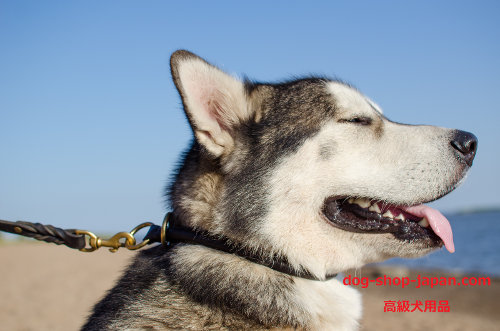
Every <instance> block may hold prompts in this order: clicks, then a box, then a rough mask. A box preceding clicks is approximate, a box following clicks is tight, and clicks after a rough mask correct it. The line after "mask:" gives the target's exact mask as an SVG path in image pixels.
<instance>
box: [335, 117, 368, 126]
mask: <svg viewBox="0 0 500 331" xmlns="http://www.w3.org/2000/svg"><path fill="white" fill-rule="evenodd" d="M340 122H344V123H353V124H358V125H370V124H372V119H371V118H369V117H353V118H351V119H345V120H340Z"/></svg>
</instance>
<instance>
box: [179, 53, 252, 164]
mask: <svg viewBox="0 0 500 331" xmlns="http://www.w3.org/2000/svg"><path fill="white" fill-rule="evenodd" d="M170 67H171V70H172V77H173V79H174V83H175V86H176V87H177V89H178V90H179V93H180V95H181V98H182V103H183V104H184V110H185V112H186V115H187V117H188V119H189V123H190V124H191V127H192V128H193V131H194V134H195V136H196V139H197V140H198V142H199V143H200V144H202V145H203V146H205V148H206V149H207V150H208V151H209V152H210V153H211V154H212V155H213V156H214V157H219V156H222V155H224V154H228V153H229V152H231V150H232V148H233V146H234V137H235V136H234V134H235V129H236V128H237V126H238V125H239V124H240V123H242V122H243V121H245V120H247V119H249V118H250V110H249V109H248V108H249V107H248V102H247V97H246V93H245V88H244V85H243V83H242V82H241V81H240V80H238V79H236V78H234V77H232V76H230V75H228V74H226V73H225V72H223V71H222V70H220V69H218V68H217V67H215V66H213V65H211V64H209V63H207V62H206V61H205V60H203V59H202V58H200V57H198V56H196V55H195V54H193V53H191V52H188V51H185V50H179V51H176V52H175V53H174V54H172V57H171V58H170Z"/></svg>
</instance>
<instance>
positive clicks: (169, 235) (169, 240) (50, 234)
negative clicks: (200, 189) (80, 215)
mask: <svg viewBox="0 0 500 331" xmlns="http://www.w3.org/2000/svg"><path fill="white" fill-rule="evenodd" d="M147 227H149V231H148V233H147V234H146V236H145V237H144V238H143V239H142V241H141V242H139V243H138V242H137V240H136V238H135V234H136V233H137V232H138V231H139V230H141V229H143V228H147ZM0 231H4V232H10V233H13V234H17V235H21V236H26V237H30V238H34V239H37V240H41V241H45V242H49V243H54V244H57V245H66V246H68V247H70V248H74V249H78V250H80V251H83V252H93V251H95V250H97V249H99V248H100V247H109V248H110V251H111V252H116V251H117V250H118V249H119V248H121V247H125V248H127V249H129V250H137V249H140V248H143V247H144V246H146V245H150V244H153V243H162V245H163V246H164V247H171V246H172V245H175V244H176V243H189V244H196V245H202V246H205V247H209V248H213V249H216V250H218V251H222V252H226V253H229V254H235V255H237V256H240V257H242V258H245V259H247V260H249V261H251V262H254V263H258V264H260V265H264V266H266V267H268V268H271V269H273V270H276V271H279V272H281V273H285V274H288V275H291V276H296V277H301V278H306V279H312V280H318V279H317V278H316V277H314V276H313V275H311V274H310V273H309V272H308V271H307V270H303V269H302V270H296V269H295V268H293V267H292V266H291V265H290V264H289V263H288V261H287V260H286V259H285V258H284V257H281V256H274V257H266V256H264V255H262V254H258V253H256V252H253V251H251V250H249V249H246V248H244V247H241V246H238V245H231V244H229V243H228V240H227V239H223V238H214V237H212V236H209V235H208V234H205V233H201V232H196V231H194V230H192V229H188V228H184V227H181V226H178V225H176V224H175V219H174V218H173V215H172V213H167V214H166V215H165V218H164V219H163V224H162V225H161V226H159V225H155V224H153V223H150V222H146V223H142V224H140V225H138V226H136V227H135V228H134V229H133V230H132V231H130V232H119V233H117V234H115V235H114V236H112V237H111V238H109V239H103V238H99V237H98V236H96V235H95V234H94V233H92V232H89V231H85V230H75V229H69V230H63V229H60V228H56V227H54V226H52V225H43V224H40V223H30V222H24V221H17V222H9V221H4V220H0ZM86 236H88V241H87V240H86V238H85V237H86ZM87 243H88V246H87ZM335 276H336V275H329V276H327V277H326V279H331V278H333V277H335Z"/></svg>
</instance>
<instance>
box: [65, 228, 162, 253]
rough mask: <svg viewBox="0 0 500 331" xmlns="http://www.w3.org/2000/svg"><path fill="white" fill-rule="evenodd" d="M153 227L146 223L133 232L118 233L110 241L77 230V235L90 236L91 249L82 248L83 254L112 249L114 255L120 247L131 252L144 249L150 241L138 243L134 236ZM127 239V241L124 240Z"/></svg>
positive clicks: (88, 232)
mask: <svg viewBox="0 0 500 331" xmlns="http://www.w3.org/2000/svg"><path fill="white" fill-rule="evenodd" d="M151 225H153V223H151V222H146V223H142V224H139V225H138V226H136V227H135V228H134V229H133V230H132V231H130V232H118V233H117V234H115V235H114V236H112V237H111V238H109V239H102V238H99V237H98V236H96V235H95V234H94V233H92V232H90V231H86V230H75V233H76V234H81V235H85V236H88V237H89V239H88V244H89V246H90V247H84V248H81V249H80V251H82V252H93V251H96V250H98V249H99V248H101V247H110V249H109V251H110V252H112V253H114V252H116V251H117V250H118V248H120V247H125V248H127V249H129V250H136V249H139V248H142V247H144V246H146V245H147V244H148V243H149V239H146V240H144V241H142V242H140V243H137V242H136V240H135V237H134V235H135V234H136V233H137V231H139V230H141V229H143V228H147V227H150V226H151ZM122 239H125V240H122Z"/></svg>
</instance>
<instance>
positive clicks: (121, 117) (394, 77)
mask: <svg viewBox="0 0 500 331" xmlns="http://www.w3.org/2000/svg"><path fill="white" fill-rule="evenodd" d="M499 17H500V2H498V1H324V2H315V1H307V2H306V1H304V2H295V1H244V2H241V3H240V2H236V1H123V0H121V1H102V0H101V1H24V0H16V1H0V47H1V48H0V158H1V161H0V218H3V219H9V220H17V219H24V220H29V221H40V222H44V223H51V224H55V225H58V226H61V227H79V228H89V229H92V230H107V231H114V230H128V229H129V228H131V227H132V226H133V225H135V224H137V223H138V222H141V221H145V220H152V221H155V222H160V221H161V218H162V216H163V213H164V212H165V211H166V209H165V205H164V203H163V188H164V186H165V184H166V183H167V182H168V181H169V174H170V173H171V172H172V169H173V168H174V166H175V164H176V162H177V160H178V155H179V152H180V151H182V150H183V149H184V148H185V147H186V146H187V144H188V142H189V140H190V139H191V136H190V135H191V133H190V130H189V128H188V126H187V122H186V120H185V118H184V115H183V113H182V109H181V105H180V99H179V97H178V95H177V92H176V91H175V88H174V85H173V83H172V82H171V78H170V73H169V67H168V60H169V56H170V54H171V53H172V52H173V51H174V50H176V49H179V48H185V49H189V50H191V51H193V52H195V53H198V54H199V55H201V56H202V57H204V58H206V59H207V60H209V61H211V62H213V63H215V64H217V65H219V66H221V67H222V68H223V69H225V70H226V71H228V72H230V73H234V74H236V75H247V76H248V77H250V78H252V79H256V80H261V81H272V80H279V79H286V78H290V77H292V76H293V75H304V74H309V73H318V74H322V75H329V76H334V77H340V78H342V79H344V80H346V81H348V82H350V83H352V84H354V85H355V86H356V87H358V88H359V89H360V90H361V91H363V92H364V93H365V94H367V95H368V96H369V97H370V98H372V99H373V100H375V101H376V102H377V103H378V104H380V105H381V106H382V108H383V109H384V111H385V114H386V115H387V116H388V117H389V118H391V119H393V120H395V121H399V122H406V123H412V124H435V125H440V126H446V127H452V128H460V129H464V130H467V131H471V132H473V133H475V134H476V135H477V136H478V138H479V150H478V155H477V157H476V160H475V164H474V167H473V169H472V170H471V171H470V174H469V177H468V180H467V181H466V183H465V184H464V185H462V186H461V187H460V188H458V189H457V190H456V191H455V192H453V193H452V194H450V195H449V196H447V197H445V198H443V199H441V200H440V201H438V202H436V203H434V204H433V205H434V206H435V207H438V208H440V209H441V210H443V211H445V212H446V211H448V212H449V211H454V210H459V209H463V208H468V207H477V206H492V205H497V206H498V205H500V194H499V184H500V175H499V170H500V167H499V163H500V153H499V151H500V148H499V144H500V128H499V125H500V115H499V114H500V112H499V105H498V104H499V103H498V97H499V94H500V93H499V87H500V19H499ZM401 189H402V190H403V189H404V187H402V188H401Z"/></svg>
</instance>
